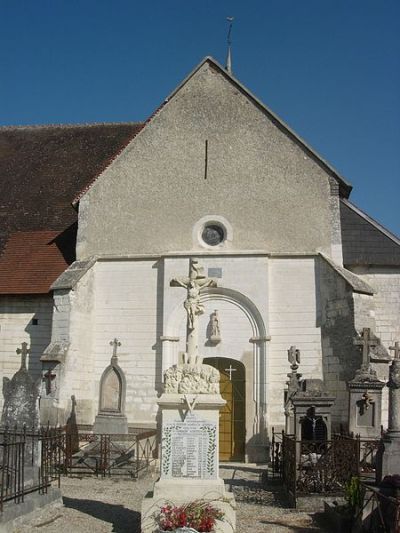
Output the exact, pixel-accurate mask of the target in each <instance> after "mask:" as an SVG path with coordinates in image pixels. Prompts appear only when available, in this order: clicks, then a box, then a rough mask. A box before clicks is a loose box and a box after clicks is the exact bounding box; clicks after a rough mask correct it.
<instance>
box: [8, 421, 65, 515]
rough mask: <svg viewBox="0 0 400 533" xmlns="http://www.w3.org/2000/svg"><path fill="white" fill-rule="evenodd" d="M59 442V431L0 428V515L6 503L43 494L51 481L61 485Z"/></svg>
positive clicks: (60, 442)
mask: <svg viewBox="0 0 400 533" xmlns="http://www.w3.org/2000/svg"><path fill="white" fill-rule="evenodd" d="M62 441H63V434H62V430H61V429H60V428H48V427H47V428H41V429H40V430H37V429H34V428H30V429H29V428H27V427H26V426H24V427H22V428H18V427H17V426H15V427H13V428H9V427H7V426H5V427H2V428H0V470H1V471H0V512H1V511H2V510H3V506H4V503H5V502H6V501H9V500H14V501H15V502H16V503H20V502H22V501H24V496H25V495H26V494H28V493H30V492H36V491H38V492H40V493H45V492H47V490H48V487H49V486H50V484H51V481H54V480H57V481H58V485H60V468H59V467H60V464H61V463H62V459H61V453H58V452H57V450H59V451H60V452H61V450H62Z"/></svg>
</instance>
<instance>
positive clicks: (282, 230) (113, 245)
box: [77, 63, 332, 259]
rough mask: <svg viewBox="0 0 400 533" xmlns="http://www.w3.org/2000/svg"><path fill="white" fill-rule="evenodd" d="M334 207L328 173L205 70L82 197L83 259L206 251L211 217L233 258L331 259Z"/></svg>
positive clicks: (80, 232)
mask: <svg viewBox="0 0 400 533" xmlns="http://www.w3.org/2000/svg"><path fill="white" fill-rule="evenodd" d="M206 141H207V148H206ZM206 151H207V155H206ZM206 158H207V165H206V164H205V159H206ZM206 167H207V168H206ZM330 200H331V196H330V185H329V177H328V174H327V173H326V171H325V170H323V168H322V167H321V166H320V165H319V164H318V163H317V162H316V161H315V160H314V159H313V158H312V157H310V155H309V153H307V152H306V151H305V150H304V148H302V147H301V146H300V145H299V144H298V143H297V142H295V141H294V140H293V138H290V136H289V135H288V134H287V133H286V132H284V131H283V129H282V127H280V126H279V125H278V124H277V123H276V121H275V120H274V119H273V117H271V116H270V115H268V113H266V112H265V111H264V110H263V109H262V108H261V107H260V106H259V105H258V104H257V103H255V102H254V101H253V100H252V99H251V98H249V97H248V96H247V95H246V94H245V93H244V91H243V90H242V89H241V88H239V87H238V86H236V85H235V84H233V83H232V82H231V81H229V80H228V79H227V78H226V77H225V76H224V74H223V73H221V72H219V71H218V70H216V69H215V68H214V67H213V66H212V65H210V64H209V63H205V64H204V65H203V66H202V67H201V68H200V69H199V70H198V71H197V72H196V73H195V74H194V76H193V77H191V78H190V79H189V80H188V81H187V82H186V83H185V84H184V85H183V86H182V88H181V89H180V90H179V91H178V92H177V93H176V94H175V95H174V96H173V97H172V98H171V99H170V100H169V101H168V102H167V103H166V104H165V105H164V106H163V107H162V108H161V109H160V110H159V111H158V113H156V115H155V116H154V117H153V118H152V120H151V121H150V122H149V123H148V124H147V125H146V126H145V128H144V129H143V130H142V131H141V132H140V133H139V134H138V135H137V137H136V138H135V139H134V140H133V141H132V142H131V143H130V144H129V146H128V147H127V148H126V149H125V150H124V151H123V152H122V154H121V155H120V156H119V157H118V158H117V159H116V160H115V161H114V162H113V163H112V164H111V165H110V166H109V167H108V168H107V169H106V170H105V171H104V172H103V174H102V175H101V176H100V177H99V178H98V179H97V181H96V182H95V183H94V184H93V185H92V187H91V188H90V190H89V191H88V192H87V193H86V194H85V195H84V196H83V198H82V199H81V201H80V206H79V230H78V244H77V257H78V258H79V259H83V258H87V257H89V256H91V255H98V254H115V255H118V256H120V255H124V254H133V253H135V254H138V253H143V254H149V253H167V252H170V251H193V250H204V247H202V245H201V243H200V242H199V241H198V240H197V239H196V237H195V236H194V235H193V228H194V227H195V225H196V223H197V222H198V221H199V220H200V219H202V218H203V217H205V216H207V215H209V216H210V219H211V220H212V219H213V217H214V216H215V215H216V216H222V217H224V218H225V219H226V220H227V221H228V222H229V223H230V224H231V226H232V229H233V231H232V234H233V235H232V240H231V241H230V242H229V243H227V246H226V248H227V249H230V250H233V251H238V250H265V251H266V252H285V253H286V252H288V253H293V252H314V251H316V250H317V249H318V250H322V251H325V252H326V253H327V254H330V253H331V240H332V235H331V206H330Z"/></svg>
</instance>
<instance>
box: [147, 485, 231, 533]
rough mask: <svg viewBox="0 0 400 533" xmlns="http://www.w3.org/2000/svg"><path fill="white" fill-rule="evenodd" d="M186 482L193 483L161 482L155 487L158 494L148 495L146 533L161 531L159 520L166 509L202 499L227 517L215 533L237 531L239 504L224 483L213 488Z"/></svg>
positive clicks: (150, 493)
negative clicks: (237, 505)
mask: <svg viewBox="0 0 400 533" xmlns="http://www.w3.org/2000/svg"><path fill="white" fill-rule="evenodd" d="M185 481H189V482H188V483H185V482H182V480H177V481H176V482H172V483H171V481H168V483H162V481H159V482H157V483H156V484H155V486H154V493H153V492H149V493H147V494H146V496H145V497H144V498H143V501H142V513H141V515H142V529H141V531H142V533H154V532H156V531H159V529H158V527H157V523H156V520H155V516H156V515H157V514H158V513H159V512H160V509H161V507H163V506H164V505H167V504H172V505H183V504H185V503H189V502H192V501H195V500H198V499H202V500H206V501H209V502H210V503H211V504H212V505H213V506H214V507H217V508H218V509H220V510H221V511H222V512H223V513H224V520H217V523H216V525H215V528H214V529H213V531H214V532H215V533H234V532H235V531H236V511H235V509H236V502H235V498H234V495H233V494H232V492H226V491H225V488H224V484H223V481H222V480H219V481H220V482H221V483H222V485H221V484H218V485H217V484H212V485H210V484H207V483H202V481H200V480H199V481H198V482H197V483H193V481H190V480H185ZM157 485H159V486H157ZM210 489H211V490H210Z"/></svg>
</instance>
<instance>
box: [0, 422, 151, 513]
mask: <svg viewBox="0 0 400 533" xmlns="http://www.w3.org/2000/svg"><path fill="white" fill-rule="evenodd" d="M156 437H157V432H156V430H148V429H136V430H135V431H134V432H133V433H129V434H123V435H114V434H107V435H95V434H93V433H79V432H66V431H65V428H51V427H44V428H41V429H40V430H39V431H37V430H34V429H31V430H29V429H27V428H26V427H23V428H21V429H19V428H17V427H14V428H8V427H3V428H0V513H1V512H2V511H3V507H4V503H5V502H8V501H14V502H15V503H21V502H23V501H24V498H25V496H26V495H27V494H29V493H31V492H39V493H46V492H47V490H48V487H50V485H51V482H53V481H56V482H57V484H58V486H60V478H61V476H62V475H73V474H84V475H96V476H103V477H105V476H114V475H125V476H130V477H132V478H135V479H136V478H137V477H138V476H139V475H140V473H141V472H143V471H145V470H146V469H148V468H149V466H150V465H151V464H152V463H153V462H154V461H155V460H156V458H157V438H156Z"/></svg>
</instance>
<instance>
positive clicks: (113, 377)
mask: <svg viewBox="0 0 400 533" xmlns="http://www.w3.org/2000/svg"><path fill="white" fill-rule="evenodd" d="M110 345H112V346H113V355H112V357H111V362H110V364H109V365H108V367H107V368H106V369H105V370H104V372H103V374H102V376H101V379H100V390H99V412H98V414H97V416H96V420H95V423H94V426H93V432H94V433H101V434H110V433H112V434H116V433H117V434H126V433H128V421H127V418H126V416H125V394H126V379H125V374H124V372H123V371H122V369H121V367H120V366H119V365H118V357H117V348H118V346H121V343H120V342H119V341H118V340H117V339H114V340H113V341H111V342H110Z"/></svg>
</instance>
